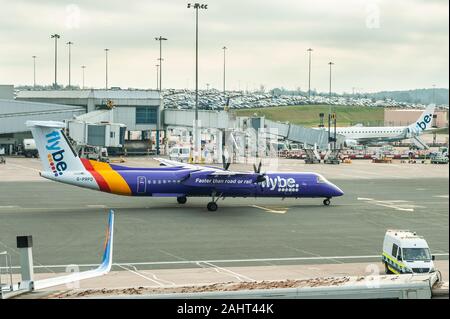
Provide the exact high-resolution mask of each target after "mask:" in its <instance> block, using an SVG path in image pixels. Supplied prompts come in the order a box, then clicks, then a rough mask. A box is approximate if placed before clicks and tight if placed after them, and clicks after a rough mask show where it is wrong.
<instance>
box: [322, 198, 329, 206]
mask: <svg viewBox="0 0 450 319" xmlns="http://www.w3.org/2000/svg"><path fill="white" fill-rule="evenodd" d="M323 204H324V205H325V206H329V205H330V199H329V198H325V199H324V200H323Z"/></svg>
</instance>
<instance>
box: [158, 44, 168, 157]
mask: <svg viewBox="0 0 450 319" xmlns="http://www.w3.org/2000/svg"><path fill="white" fill-rule="evenodd" d="M155 40H156V41H159V88H158V90H159V98H160V99H162V96H161V94H162V61H163V59H162V42H163V41H167V38H163V37H162V36H159V37H157V38H155ZM160 105H161V103H160ZM158 109H159V108H158ZM159 115H160V114H159V113H158V117H157V119H156V154H157V155H159V131H160V129H161V128H160V124H161V123H160V116H159Z"/></svg>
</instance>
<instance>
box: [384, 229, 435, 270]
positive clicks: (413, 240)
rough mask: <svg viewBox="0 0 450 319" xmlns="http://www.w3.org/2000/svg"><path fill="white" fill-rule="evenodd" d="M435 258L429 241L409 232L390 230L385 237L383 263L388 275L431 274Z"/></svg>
mask: <svg viewBox="0 0 450 319" xmlns="http://www.w3.org/2000/svg"><path fill="white" fill-rule="evenodd" d="M433 260H434V256H432V255H431V253H430V248H429V247H428V243H427V241H426V240H425V239H424V238H423V237H421V236H417V234H416V233H415V232H411V231H409V230H388V231H387V232H386V235H385V236H384V242H383V256H382V261H383V263H384V266H385V270H386V273H387V274H392V273H394V274H405V273H430V272H434V271H436V269H435V268H434V263H433Z"/></svg>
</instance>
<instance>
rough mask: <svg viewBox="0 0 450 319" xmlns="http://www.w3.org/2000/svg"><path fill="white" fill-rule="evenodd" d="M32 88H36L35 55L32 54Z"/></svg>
mask: <svg viewBox="0 0 450 319" xmlns="http://www.w3.org/2000/svg"><path fill="white" fill-rule="evenodd" d="M32 58H33V88H36V58H37V57H36V56H35V55H33V56H32Z"/></svg>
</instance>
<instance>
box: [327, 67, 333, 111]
mask: <svg viewBox="0 0 450 319" xmlns="http://www.w3.org/2000/svg"><path fill="white" fill-rule="evenodd" d="M328 65H329V66H330V91H329V97H330V98H331V66H332V65H334V63H333V62H331V61H330V62H328ZM329 102H330V106H329V114H331V101H329Z"/></svg>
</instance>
